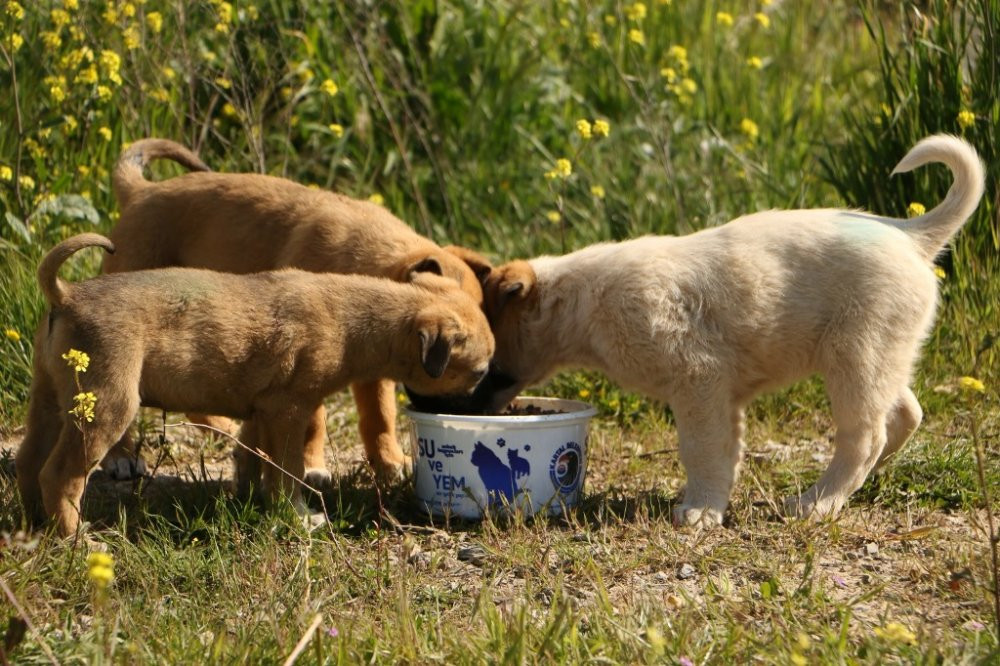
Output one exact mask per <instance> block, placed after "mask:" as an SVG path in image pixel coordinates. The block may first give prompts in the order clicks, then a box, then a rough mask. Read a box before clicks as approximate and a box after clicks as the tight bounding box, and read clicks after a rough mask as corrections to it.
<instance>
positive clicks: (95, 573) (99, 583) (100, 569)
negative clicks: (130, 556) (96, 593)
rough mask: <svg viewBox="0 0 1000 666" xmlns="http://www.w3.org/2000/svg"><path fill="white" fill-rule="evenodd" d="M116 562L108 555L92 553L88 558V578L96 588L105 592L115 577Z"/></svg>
mask: <svg viewBox="0 0 1000 666" xmlns="http://www.w3.org/2000/svg"><path fill="white" fill-rule="evenodd" d="M114 564H115V561H114V559H112V557H111V556H110V555H108V554H107V553H91V554H90V555H89V556H87V576H88V577H89V578H90V580H91V581H93V583H94V587H96V588H98V589H101V590H103V589H104V588H105V587H107V586H108V583H110V582H111V581H112V580H113V579H114V577H115V571H114Z"/></svg>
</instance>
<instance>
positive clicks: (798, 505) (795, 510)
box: [783, 491, 843, 520]
mask: <svg viewBox="0 0 1000 666" xmlns="http://www.w3.org/2000/svg"><path fill="white" fill-rule="evenodd" d="M841 504H843V502H838V501H836V499H835V498H831V497H822V498H819V499H817V498H816V495H815V493H811V492H808V491H807V492H805V493H803V494H801V495H793V496H791V497H786V498H785V500H784V502H783V508H784V512H785V515H786V516H788V517H789V518H802V519H805V520H822V519H823V518H827V517H830V516H834V515H836V514H837V512H838V511H839V510H840V505H841Z"/></svg>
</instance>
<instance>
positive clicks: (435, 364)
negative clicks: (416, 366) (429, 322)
mask: <svg viewBox="0 0 1000 666" xmlns="http://www.w3.org/2000/svg"><path fill="white" fill-rule="evenodd" d="M417 336H418V337H419V338H420V363H421V365H423V366H424V370H425V371H426V372H427V374H428V375H430V376H431V377H433V378H434V379H437V378H438V377H440V376H441V375H443V374H444V369H445V368H447V367H448V361H450V360H451V341H450V340H448V337H447V336H445V335H442V334H441V330H440V328H436V329H433V330H432V329H430V328H421V329H420V330H419V331H418V332H417Z"/></svg>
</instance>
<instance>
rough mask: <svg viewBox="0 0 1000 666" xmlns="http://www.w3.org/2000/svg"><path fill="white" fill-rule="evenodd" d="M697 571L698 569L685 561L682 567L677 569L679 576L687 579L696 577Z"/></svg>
mask: <svg viewBox="0 0 1000 666" xmlns="http://www.w3.org/2000/svg"><path fill="white" fill-rule="evenodd" d="M696 573H697V571H695V568H694V567H693V566H691V565H690V564H688V563H687V562H685V563H684V564H682V565H681V568H680V569H678V570H677V577H678V578H680V579H681V580H687V579H688V578H694V575H695V574H696Z"/></svg>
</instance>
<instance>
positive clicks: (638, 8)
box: [625, 2, 646, 21]
mask: <svg viewBox="0 0 1000 666" xmlns="http://www.w3.org/2000/svg"><path fill="white" fill-rule="evenodd" d="M625 16H627V17H628V18H629V20H630V21H641V20H643V19H644V18H646V5H644V4H643V3H641V2H636V3H633V4H631V5H629V6H627V7H625Z"/></svg>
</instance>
